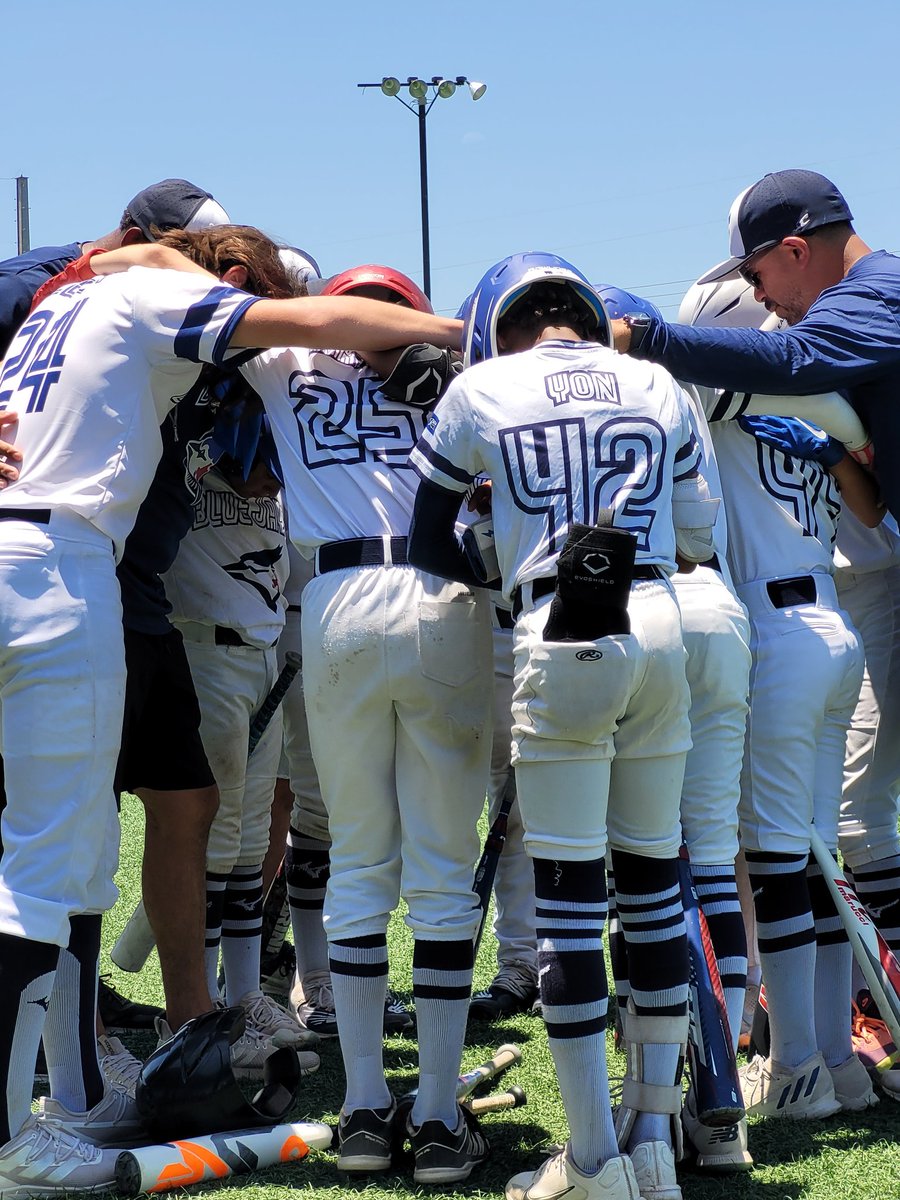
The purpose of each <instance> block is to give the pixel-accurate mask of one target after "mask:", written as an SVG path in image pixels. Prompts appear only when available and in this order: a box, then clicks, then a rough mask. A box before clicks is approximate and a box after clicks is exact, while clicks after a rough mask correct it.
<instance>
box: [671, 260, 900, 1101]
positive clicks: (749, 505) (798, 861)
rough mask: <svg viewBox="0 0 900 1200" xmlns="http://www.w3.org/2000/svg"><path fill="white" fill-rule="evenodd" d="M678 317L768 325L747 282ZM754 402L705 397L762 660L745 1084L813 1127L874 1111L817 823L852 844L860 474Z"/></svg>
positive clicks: (741, 589)
mask: <svg viewBox="0 0 900 1200" xmlns="http://www.w3.org/2000/svg"><path fill="white" fill-rule="evenodd" d="M679 315H680V316H681V318H682V320H689V321H691V322H692V323H696V324H698V325H703V326H709V327H713V328H719V327H723V326H724V327H732V328H735V327H740V326H751V327H752V326H756V327H759V326H761V325H764V324H765V322H766V319H767V318H766V314H765V310H764V309H763V308H762V306H761V305H759V304H757V303H756V301H755V300H754V299H753V295H752V289H751V288H750V287H749V285H747V284H746V283H744V282H743V281H740V280H738V281H726V282H724V283H719V284H710V285H700V284H698V285H695V286H694V288H692V289H691V290H690V291H689V292H688V294H687V296H686V297H685V299H684V301H683V303H682V308H681V312H680V314H679ZM748 400H749V397H747V396H741V397H735V396H733V395H732V393H730V392H726V393H723V394H719V393H715V392H711V391H708V390H705V391H704V392H703V401H704V405H705V407H706V411H707V415H709V416H710V419H711V422H712V428H713V430H714V438H715V449H716V456H717V458H718V462H719V469H720V473H721V480H722V485H723V489H724V494H725V499H726V503H727V505H728V513H729V541H728V557H729V564H730V567H731V572H732V575H733V577H734V580H735V584H736V586H737V592H738V595H739V597H740V599H741V600H742V602H743V604H744V605H745V607H746V609H747V612H748V614H749V617H750V626H751V650H752V652H753V667H752V671H751V685H750V718H749V722H748V731H747V742H746V747H745V756H744V768H743V777H742V794H741V814H740V816H741V841H742V844H743V847H744V852H745V856H746V860H747V865H748V869H749V873H750V881H751V884H752V887H753V899H754V903H755V907H756V918H757V923H758V936H759V953H760V961H761V965H762V974H763V982H764V984H765V988H766V998H767V1001H768V1007H769V1021H770V1031H771V1049H770V1057H769V1058H768V1059H764V1058H762V1057H759V1056H758V1057H756V1058H755V1059H754V1060H753V1061H752V1062H751V1063H750V1064H749V1066H747V1067H745V1068H742V1070H741V1079H742V1088H743V1092H744V1102H745V1105H746V1107H747V1110H748V1112H752V1113H758V1114H761V1115H766V1116H777V1117H793V1118H802V1119H813V1118H816V1117H823V1116H828V1115H830V1114H831V1113H834V1112H837V1111H838V1110H839V1109H841V1108H843V1109H846V1110H851V1111H852V1110H856V1109H860V1108H865V1107H867V1106H868V1105H869V1104H871V1103H874V1095H873V1093H872V1090H871V1086H870V1084H869V1081H868V1078H867V1077H866V1075H865V1073H864V1071H863V1070H862V1068H861V1066H860V1063H859V1061H858V1060H857V1059H856V1057H855V1056H854V1055H853V1053H852V1047H851V1044H850V1026H849V1020H848V1013H847V1007H846V1000H845V997H846V995H847V992H848V991H849V987H850V961H851V958H850V952H849V945H848V944H847V942H846V938H845V937H844V936H843V935H842V932H841V931H840V925H839V921H838V918H837V914H836V913H835V912H834V909H833V906H832V905H831V904H830V901H829V900H828V896H827V890H826V889H825V887H824V881H823V880H822V878H821V873H820V872H818V870H817V868H816V867H815V866H814V864H809V866H808V865H807V860H808V858H809V835H808V829H809V826H810V824H811V823H812V822H813V819H815V824H816V827H817V828H818V829H819V831H820V832H821V835H822V837H823V838H824V840H825V841H826V843H827V844H828V845H830V846H832V847H833V846H836V843H837V816H838V807H839V797H840V780H841V771H842V766H843V759H844V742H845V738H846V731H847V727H848V725H849V721H850V717H851V714H852V712H853V709H854V706H855V704H856V700H857V697H858V694H859V686H860V682H861V678H862V654H861V651H860V647H859V643H858V641H857V638H856V635H855V632H854V630H853V628H852V626H851V625H850V624H849V620H848V618H847V617H846V614H844V613H843V612H842V611H841V609H840V606H839V603H838V600H837V596H836V593H835V589H834V582H833V579H832V574H831V572H832V569H833V568H832V545H833V540H834V536H835V533H836V530H837V523H838V518H839V515H840V510H841V495H840V492H839V491H838V487H837V486H836V484H839V485H840V486H841V487H842V488H843V489H844V492H845V495H852V491H853V488H854V486H855V484H856V482H857V481H856V477H855V475H854V471H855V472H861V468H859V467H857V466H856V464H855V463H853V462H852V460H850V459H849V458H848V457H847V456H846V454H845V453H844V451H843V447H841V446H839V445H838V446H837V449H836V453H835V454H834V455H832V453H831V445H830V444H828V443H827V442H825V441H824V439H823V440H821V441H820V440H818V439H817V437H816V436H814V437H813V441H814V442H817V444H818V446H819V452H820V453H825V454H827V455H829V457H828V458H826V462H829V463H830V464H831V465H832V466H833V471H834V474H832V473H831V472H830V471H829V470H827V469H826V468H825V467H823V466H822V465H820V463H819V462H818V461H816V460H815V459H814V458H811V457H810V458H806V457H801V454H802V453H803V450H802V447H801V446H800V445H799V444H798V445H793V446H792V447H791V448H790V449H787V448H785V449H780V448H779V447H778V445H777V444H776V442H777V438H776V437H774V436H773V437H771V438H770V437H768V426H767V424H766V419H765V418H755V419H754V420H755V421H756V425H755V426H749V425H748V426H747V428H743V427H742V426H741V424H739V423H738V421H736V420H728V418H729V417H731V418H733V417H737V416H740V413H741V412H743V411H744V409H745V408H746V406H747V403H748ZM745 424H746V422H745ZM754 428H755V429H756V431H757V432H758V433H759V435H760V437H759V438H757V437H755V436H754V432H753V429H754ZM773 428H774V427H773ZM775 432H776V433H777V430H776V431H775ZM801 432H802V430H801ZM763 437H766V438H767V440H765V441H764V440H761V439H762V438H763ZM823 442H824V450H823ZM844 480H846V481H847V482H846V485H845V484H844V482H843V481H844ZM860 511H862V510H860ZM882 513H883V510H879V509H878V508H877V506H876V505H875V504H874V503H873V504H872V505H871V513H870V515H869V516H868V518H867V519H868V520H869V521H870V523H877V521H879V520H880V518H881V515H882ZM787 714H790V721H788V720H786V715H787ZM842 981H843V986H842Z"/></svg>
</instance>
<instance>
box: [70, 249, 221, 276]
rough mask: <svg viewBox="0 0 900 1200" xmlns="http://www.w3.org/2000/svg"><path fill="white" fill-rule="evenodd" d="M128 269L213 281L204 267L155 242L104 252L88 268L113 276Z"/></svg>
mask: <svg viewBox="0 0 900 1200" xmlns="http://www.w3.org/2000/svg"><path fill="white" fill-rule="evenodd" d="M129 267H156V268H159V269H161V270H166V271H190V272H191V273H192V274H195V275H205V276H206V277H207V278H208V279H215V278H216V277H215V275H213V274H212V272H210V271H207V270H206V268H205V267H201V266H198V265H197V263H195V262H191V260H190V259H189V258H187V257H186V256H185V255H184V254H182V253H181V251H180V250H176V249H175V248H174V246H159V245H157V244H156V243H155V242H146V243H144V242H142V243H141V244H139V245H135V246H121V247H120V248H119V249H118V250H105V251H103V252H102V253H101V254H97V255H95V256H94V257H93V258H91V259H90V268H91V271H92V272H93V273H94V274H95V275H115V274H117V273H118V272H119V271H127V270H128V269H129Z"/></svg>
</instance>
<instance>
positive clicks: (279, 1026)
mask: <svg viewBox="0 0 900 1200" xmlns="http://www.w3.org/2000/svg"><path fill="white" fill-rule="evenodd" d="M238 1004H239V1005H240V1006H241V1008H242V1009H243V1010H244V1012H245V1014H246V1018H247V1025H248V1026H250V1027H251V1028H253V1029H255V1030H257V1031H258V1032H259V1033H262V1034H264V1035H265V1036H266V1037H267V1038H268V1039H269V1041H271V1043H272V1045H273V1046H279V1047H280V1046H293V1047H294V1048H295V1049H299V1048H300V1047H301V1046H315V1045H316V1044H317V1042H318V1040H319V1037H318V1034H316V1033H315V1032H314V1031H313V1030H311V1029H306V1028H304V1027H303V1026H302V1025H301V1024H300V1023H299V1022H298V1021H297V1019H296V1018H295V1017H292V1016H291V1015H290V1013H289V1012H287V1011H286V1009H283V1008H282V1007H281V1005H280V1004H277V1003H276V1002H275V1001H274V1000H273V999H272V997H271V996H267V995H265V993H264V992H248V993H247V995H246V996H242V997H241V999H240V1000H239V1001H238Z"/></svg>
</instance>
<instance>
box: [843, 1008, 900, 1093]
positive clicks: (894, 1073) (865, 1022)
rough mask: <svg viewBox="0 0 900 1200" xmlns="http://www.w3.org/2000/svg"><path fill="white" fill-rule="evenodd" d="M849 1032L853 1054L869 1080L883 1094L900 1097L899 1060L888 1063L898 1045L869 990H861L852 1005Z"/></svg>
mask: <svg viewBox="0 0 900 1200" xmlns="http://www.w3.org/2000/svg"><path fill="white" fill-rule="evenodd" d="M852 1034H853V1036H852V1043H853V1050H854V1053H855V1054H856V1056H857V1058H858V1059H859V1060H860V1062H861V1063H862V1064H863V1066H864V1067H865V1068H866V1070H867V1071H868V1072H869V1074H870V1076H871V1077H872V1079H873V1080H874V1081H875V1082H876V1083H877V1084H878V1085H879V1086H880V1087H881V1090H882V1091H883V1092H884V1094H885V1096H888V1097H889V1098H890V1099H891V1100H900V1063H897V1064H895V1065H894V1066H890V1065H889V1064H890V1061H891V1057H892V1056H893V1055H895V1054H896V1053H897V1047H896V1045H895V1044H894V1039H893V1037H892V1036H891V1031H890V1030H889V1029H888V1027H887V1025H885V1023H884V1021H882V1020H881V1017H880V1015H879V1013H878V1009H877V1007H876V1006H875V1003H874V1001H873V1000H872V997H871V995H870V994H869V992H868V991H862V992H860V994H859V996H858V997H857V1003H856V1004H854V1005H853V1025H852Z"/></svg>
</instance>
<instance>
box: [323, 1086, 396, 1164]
mask: <svg viewBox="0 0 900 1200" xmlns="http://www.w3.org/2000/svg"><path fill="white" fill-rule="evenodd" d="M396 1116H397V1105H396V1102H392V1103H391V1104H390V1105H389V1106H388V1107H387V1108H355V1109H354V1110H353V1112H351V1113H350V1114H349V1115H347V1116H345V1115H344V1113H341V1117H340V1121H339V1123H338V1161H337V1166H338V1170H339V1171H359V1172H363V1173H365V1172H371V1171H387V1170H389V1169H390V1166H391V1162H392V1160H393V1157H394V1150H395V1147H396V1141H397V1133H396V1127H395V1118H396Z"/></svg>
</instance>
